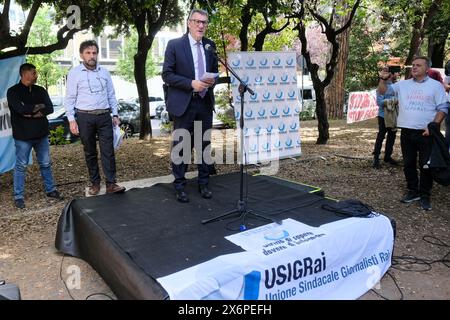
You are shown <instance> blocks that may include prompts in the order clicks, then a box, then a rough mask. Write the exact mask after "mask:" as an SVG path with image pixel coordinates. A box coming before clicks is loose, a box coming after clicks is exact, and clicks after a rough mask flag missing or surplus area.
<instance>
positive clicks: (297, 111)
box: [294, 107, 300, 115]
mask: <svg viewBox="0 0 450 320" xmlns="http://www.w3.org/2000/svg"><path fill="white" fill-rule="evenodd" d="M294 114H295V115H299V114H300V108H299V107H295V109H294Z"/></svg>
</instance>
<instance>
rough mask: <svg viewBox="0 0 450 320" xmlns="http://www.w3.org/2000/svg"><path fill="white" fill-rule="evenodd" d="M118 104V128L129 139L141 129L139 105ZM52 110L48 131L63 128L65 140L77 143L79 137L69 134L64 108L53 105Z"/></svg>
mask: <svg viewBox="0 0 450 320" xmlns="http://www.w3.org/2000/svg"><path fill="white" fill-rule="evenodd" d="M52 101H53V100H52ZM55 101H56V100H55ZM55 101H54V103H55ZM118 103H119V105H118V107H117V108H118V112H119V116H120V121H121V124H120V127H121V128H122V129H123V130H124V131H125V135H126V137H131V136H132V135H133V134H135V133H137V132H139V131H140V129H141V123H140V118H139V115H140V109H139V105H136V104H135V103H133V102H128V101H119V102H118ZM53 108H54V111H53V113H52V114H49V115H48V116H47V119H48V124H49V128H50V130H55V129H56V128H57V127H59V126H63V127H64V136H65V137H66V140H68V141H70V142H75V141H77V140H78V139H79V138H80V137H79V136H74V135H73V134H71V133H70V126H69V121H68V120H67V116H66V109H65V108H64V106H63V105H62V104H60V105H54V106H53Z"/></svg>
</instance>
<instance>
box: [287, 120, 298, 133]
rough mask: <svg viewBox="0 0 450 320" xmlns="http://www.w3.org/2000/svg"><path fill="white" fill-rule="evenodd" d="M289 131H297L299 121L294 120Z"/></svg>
mask: <svg viewBox="0 0 450 320" xmlns="http://www.w3.org/2000/svg"><path fill="white" fill-rule="evenodd" d="M289 131H290V132H297V123H296V122H293V123H292V124H291V125H290V126H289Z"/></svg>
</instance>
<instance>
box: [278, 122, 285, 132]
mask: <svg viewBox="0 0 450 320" xmlns="http://www.w3.org/2000/svg"><path fill="white" fill-rule="evenodd" d="M278 132H279V133H286V125H285V124H284V123H280V124H279V125H278Z"/></svg>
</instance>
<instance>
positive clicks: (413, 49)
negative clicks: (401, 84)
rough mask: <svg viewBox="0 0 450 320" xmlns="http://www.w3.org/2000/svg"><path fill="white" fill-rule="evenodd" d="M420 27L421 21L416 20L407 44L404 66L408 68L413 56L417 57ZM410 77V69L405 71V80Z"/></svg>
mask: <svg viewBox="0 0 450 320" xmlns="http://www.w3.org/2000/svg"><path fill="white" fill-rule="evenodd" d="M422 26H423V22H422V19H418V20H417V21H416V22H415V23H414V24H413V31H412V36H411V41H410V42H409V52H408V56H407V57H406V61H405V65H406V66H410V65H411V63H412V61H413V59H414V56H417V55H419V50H420V45H421V44H422V37H421V33H422ZM410 75H411V69H410V68H408V69H406V73H405V79H408V78H409V76H410Z"/></svg>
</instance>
